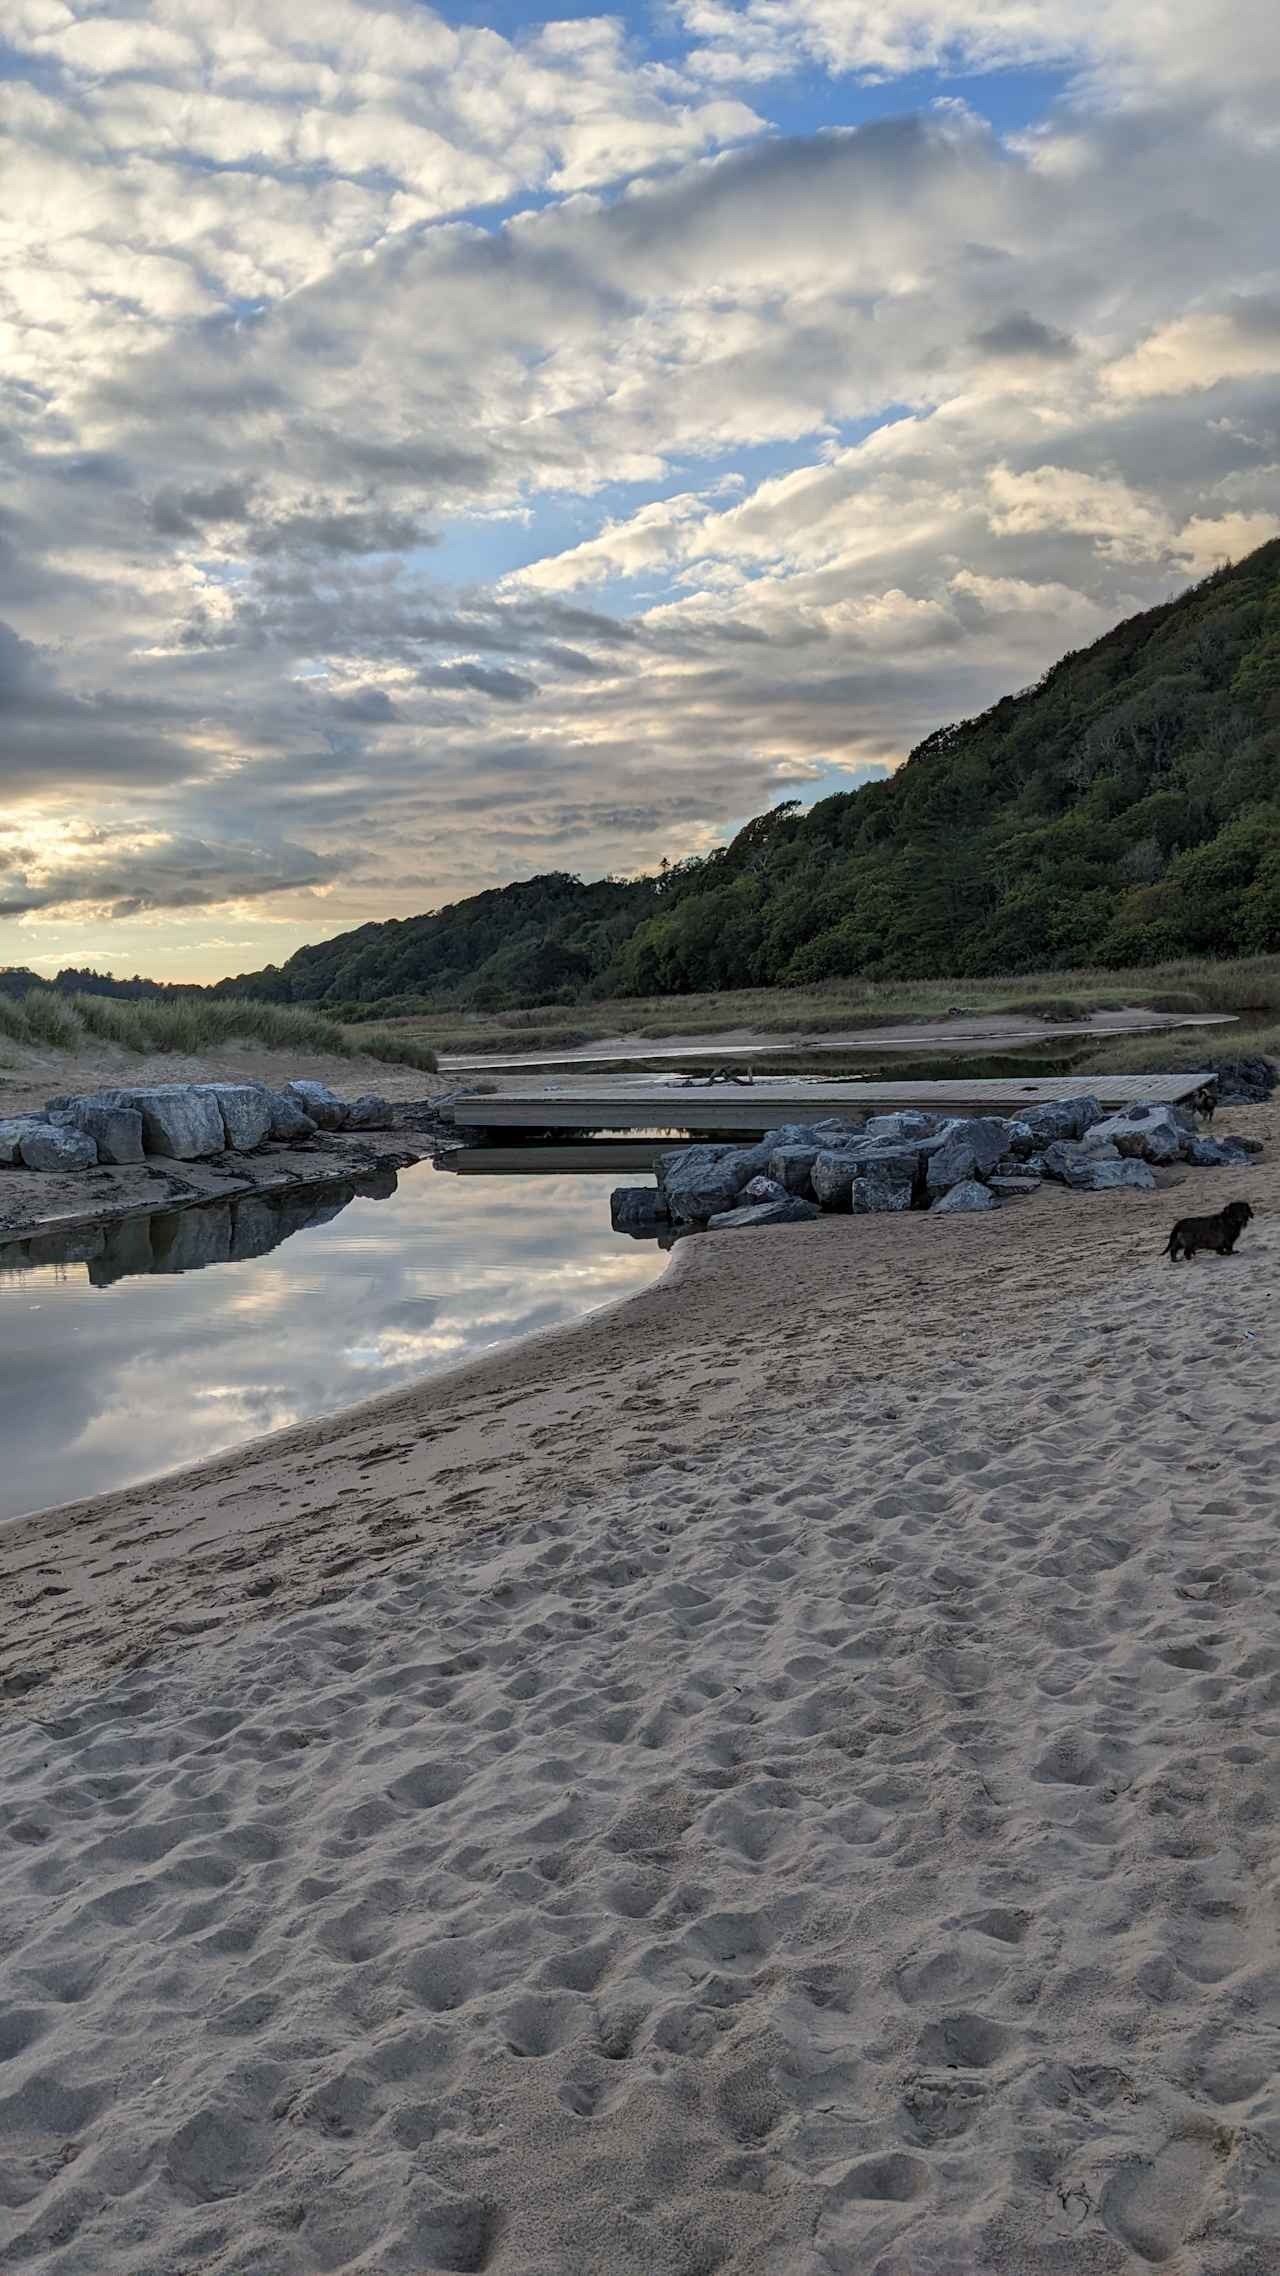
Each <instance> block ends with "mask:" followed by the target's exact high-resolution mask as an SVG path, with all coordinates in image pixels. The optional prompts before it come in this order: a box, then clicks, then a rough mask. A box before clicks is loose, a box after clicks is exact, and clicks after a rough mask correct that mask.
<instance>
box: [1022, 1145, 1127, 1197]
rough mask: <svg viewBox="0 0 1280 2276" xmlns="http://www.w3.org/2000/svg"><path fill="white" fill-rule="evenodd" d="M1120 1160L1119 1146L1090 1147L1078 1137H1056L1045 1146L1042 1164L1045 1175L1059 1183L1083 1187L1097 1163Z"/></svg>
mask: <svg viewBox="0 0 1280 2276" xmlns="http://www.w3.org/2000/svg"><path fill="white" fill-rule="evenodd" d="M1119 1160H1120V1149H1119V1147H1118V1146H1095V1147H1088V1146H1084V1145H1082V1144H1081V1143H1080V1141H1079V1140H1078V1139H1072V1138H1055V1139H1054V1142H1053V1144H1052V1146H1046V1147H1045V1150H1044V1153H1043V1154H1042V1155H1041V1157H1040V1166H1041V1168H1042V1170H1043V1172H1044V1175H1045V1176H1046V1177H1047V1178H1053V1179H1054V1180H1055V1181H1056V1182H1057V1184H1059V1185H1071V1186H1079V1187H1081V1188H1083V1187H1085V1186H1087V1185H1088V1183H1089V1171H1090V1169H1091V1167H1093V1166H1094V1165H1095V1164H1096V1163H1099V1162H1104V1161H1108V1162H1118V1161H1119Z"/></svg>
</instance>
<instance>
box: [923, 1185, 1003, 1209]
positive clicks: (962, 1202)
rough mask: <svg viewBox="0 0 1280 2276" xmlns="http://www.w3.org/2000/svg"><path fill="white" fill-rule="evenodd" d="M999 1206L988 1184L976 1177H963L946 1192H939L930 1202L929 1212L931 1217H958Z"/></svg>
mask: <svg viewBox="0 0 1280 2276" xmlns="http://www.w3.org/2000/svg"><path fill="white" fill-rule="evenodd" d="M1005 1182H1006V1183H1007V1180H1006V1181H1005ZM999 1206H1000V1205H999V1203H998V1201H997V1200H996V1197H995V1195H994V1193H993V1192H992V1191H991V1189H990V1187H989V1186H985V1185H983V1184H982V1183H981V1181H980V1180H979V1179H978V1178H965V1179H963V1180H962V1182H961V1183H960V1184H959V1185H953V1186H951V1187H950V1189H949V1190H948V1191H947V1192H946V1193H943V1194H940V1195H939V1196H938V1199H937V1200H936V1201H935V1202H933V1203H931V1205H930V1210H929V1214H930V1216H931V1217H960V1216H966V1215H969V1214H971V1213H973V1212H976V1211H978V1210H981V1209H998V1208H999Z"/></svg>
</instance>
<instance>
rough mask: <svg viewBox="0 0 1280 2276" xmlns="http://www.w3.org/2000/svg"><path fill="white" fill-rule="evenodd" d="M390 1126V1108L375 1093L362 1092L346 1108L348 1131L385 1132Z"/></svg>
mask: <svg viewBox="0 0 1280 2276" xmlns="http://www.w3.org/2000/svg"><path fill="white" fill-rule="evenodd" d="M390 1124H391V1108H390V1107H389V1105H388V1104H387V1101H386V1100H385V1099H384V1098H381V1097H379V1095H378V1093H377V1092H376V1091H362V1092H361V1094H360V1096H359V1098H358V1099H353V1100H352V1102H351V1104H350V1106H349V1107H348V1108H347V1124H346V1126H347V1129H348V1130H386V1129H389V1128H390Z"/></svg>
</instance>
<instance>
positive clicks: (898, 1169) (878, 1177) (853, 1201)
mask: <svg viewBox="0 0 1280 2276" xmlns="http://www.w3.org/2000/svg"><path fill="white" fill-rule="evenodd" d="M915 1175H916V1156H915V1155H914V1154H898V1155H896V1156H895V1155H884V1156H880V1157H877V1158H876V1159H874V1160H872V1161H866V1162H863V1163H861V1164H860V1165H859V1168H858V1172H857V1175H856V1176H855V1178H854V1181H853V1190H852V1193H851V1194H850V1197H849V1199H850V1206H851V1207H852V1210H853V1214H854V1216H855V1217H884V1216H898V1215H900V1214H901V1213H902V1212H903V1211H905V1210H908V1209H910V1207H911V1197H912V1194H913V1192H914V1190H915Z"/></svg>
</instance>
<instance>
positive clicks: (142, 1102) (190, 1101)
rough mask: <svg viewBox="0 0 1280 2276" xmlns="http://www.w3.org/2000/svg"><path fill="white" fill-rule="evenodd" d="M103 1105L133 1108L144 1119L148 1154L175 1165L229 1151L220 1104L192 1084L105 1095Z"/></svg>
mask: <svg viewBox="0 0 1280 2276" xmlns="http://www.w3.org/2000/svg"><path fill="white" fill-rule="evenodd" d="M99 1097H100V1098H101V1100H102V1101H103V1103H104V1104H109V1105H112V1106H130V1107H133V1108H134V1109H135V1111H136V1112H137V1113H139V1114H140V1115H141V1116H142V1145H143V1150H144V1152H145V1153H148V1154H163V1155H164V1156H165V1157H166V1158H167V1159H168V1160H170V1161H175V1162H195V1161H201V1160H203V1159H204V1158H205V1157H206V1156H207V1155H209V1154H221V1153H224V1152H225V1151H226V1143H227V1138H226V1131H225V1129H224V1128H223V1122H222V1112H221V1109H220V1108H219V1106H218V1103H217V1100H216V1099H214V1098H212V1097H211V1096H210V1095H209V1093H208V1092H207V1091H202V1090H197V1088H196V1087H195V1085H194V1084H193V1083H156V1084H154V1085H153V1086H151V1087H150V1088H149V1089H146V1090H117V1091H102V1092H100V1093H99Z"/></svg>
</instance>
